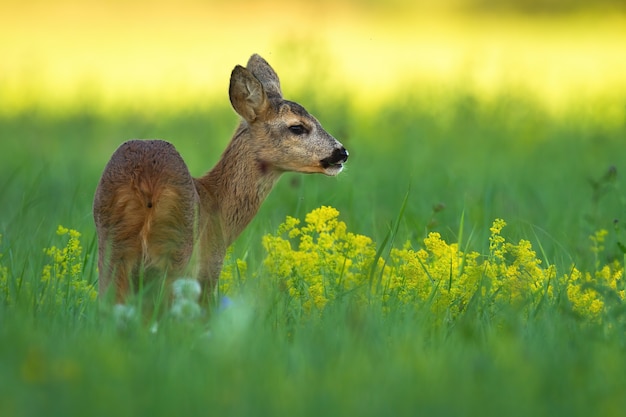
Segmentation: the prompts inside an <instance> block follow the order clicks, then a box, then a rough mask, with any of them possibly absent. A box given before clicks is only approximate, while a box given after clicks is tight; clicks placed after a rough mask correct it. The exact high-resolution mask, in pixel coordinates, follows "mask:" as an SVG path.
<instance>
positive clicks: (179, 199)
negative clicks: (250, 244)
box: [94, 140, 198, 269]
mask: <svg viewBox="0 0 626 417" xmlns="http://www.w3.org/2000/svg"><path fill="white" fill-rule="evenodd" d="M197 199H198V198H197V192H196V189H195V187H194V181H193V178H192V177H191V175H190V173H189V170H188V169H187V166H186V165H185V163H184V161H183V159H182V157H181V156H180V154H179V153H178V151H176V149H175V148H174V146H173V145H172V144H170V143H168V142H165V141H161V140H131V141H128V142H125V143H124V144H122V145H121V146H120V147H119V148H118V149H117V150H116V151H115V152H114V153H113V156H111V159H110V161H109V163H108V164H107V166H106V167H105V169H104V172H103V174H102V178H101V179H100V183H99V184H98V188H97V190H96V195H95V199H94V218H95V222H96V228H97V229H98V235H99V239H100V240H101V241H100V242H99V244H100V248H102V247H105V248H106V247H108V246H111V245H114V246H113V247H111V248H110V251H111V254H110V255H109V256H110V257H111V258H112V259H111V260H112V261H116V260H118V259H119V260H123V261H124V262H129V261H130V262H133V263H139V262H143V265H144V266H146V267H148V266H155V267H159V268H161V269H176V268H178V267H180V266H181V265H183V264H185V263H186V261H187V260H188V258H189V256H190V255H191V252H192V247H193V229H194V216H195V206H196V203H197ZM103 245H104V246H103ZM133 266H135V267H136V266H137V265H133Z"/></svg>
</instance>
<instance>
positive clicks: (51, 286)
mask: <svg viewBox="0 0 626 417" xmlns="http://www.w3.org/2000/svg"><path fill="white" fill-rule="evenodd" d="M56 233H57V235H59V236H67V238H68V240H67V243H66V245H65V247H63V248H58V247H56V246H51V247H50V248H46V249H44V253H45V254H46V255H47V256H48V257H49V258H50V259H51V260H52V263H49V264H46V265H45V266H44V267H43V271H42V273H41V283H42V285H43V286H44V288H45V290H44V291H43V292H42V294H43V295H42V297H41V299H40V303H43V302H52V303H55V304H58V305H66V304H68V303H70V305H79V306H80V305H83V304H85V303H88V302H91V301H95V300H96V297H97V295H98V294H97V292H96V289H95V288H94V286H93V285H92V284H90V283H89V282H87V281H86V280H85V279H84V278H83V261H84V259H83V256H82V251H83V248H82V246H81V244H80V233H79V232H78V231H76V230H73V229H68V228H65V227H63V226H59V227H58V229H57V232H56Z"/></svg>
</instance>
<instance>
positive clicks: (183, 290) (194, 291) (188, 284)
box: [172, 278, 202, 302]
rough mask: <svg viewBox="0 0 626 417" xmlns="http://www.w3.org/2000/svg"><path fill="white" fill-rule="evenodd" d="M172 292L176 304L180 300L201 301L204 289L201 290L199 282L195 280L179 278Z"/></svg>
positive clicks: (173, 285)
mask: <svg viewBox="0 0 626 417" xmlns="http://www.w3.org/2000/svg"><path fill="white" fill-rule="evenodd" d="M172 291H173V293H174V300H175V302H176V301H179V300H189V301H193V302H195V301H198V300H199V299H200V293H201V292H202V288H200V284H199V283H198V281H196V280H195V279H193V278H179V279H177V280H176V281H174V283H173V284H172Z"/></svg>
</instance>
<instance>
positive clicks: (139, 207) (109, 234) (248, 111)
mask: <svg viewBox="0 0 626 417" xmlns="http://www.w3.org/2000/svg"><path fill="white" fill-rule="evenodd" d="M229 94H230V100H231V103H232V105H233V107H234V109H235V110H236V111H237V113H239V114H240V115H241V117H242V121H241V123H240V125H239V127H238V128H237V130H236V131H235V134H234V135H233V138H232V140H231V142H230V144H229V145H228V147H227V148H226V150H225V151H224V153H223V155H222V157H221V159H220V160H219V162H218V163H217V164H216V166H215V167H214V168H213V169H212V170H210V171H209V172H208V173H207V174H206V175H204V176H203V177H201V178H193V177H192V176H191V174H190V173H189V170H188V169H187V166H186V165H185V162H184V161H183V159H182V157H181V156H180V154H179V153H178V152H177V151H176V149H175V148H174V146H173V145H171V144H170V143H168V142H165V141H161V140H131V141H128V142H126V143H124V144H122V145H121V146H120V147H119V148H118V149H117V150H116V151H115V152H114V154H113V156H112V157H111V159H110V161H109V163H108V164H107V166H106V167H105V169H104V172H103V174H102V178H101V179H100V182H99V184H98V188H97V189H96V195H95V199H94V207H93V211H94V219H95V223H96V230H97V234H98V268H99V273H100V276H99V292H100V296H101V297H102V296H103V295H104V294H106V293H107V292H108V290H109V289H110V287H111V285H113V289H114V291H115V298H116V300H117V301H118V302H124V301H125V299H126V297H127V296H128V294H129V293H130V292H131V291H132V290H133V289H135V288H137V286H138V278H139V276H144V277H145V279H163V278H165V277H166V276H167V277H172V278H177V277H180V276H182V275H184V274H186V273H188V272H189V273H192V274H194V275H195V277H196V278H197V279H198V280H199V282H200V283H201V285H202V287H203V292H204V295H205V297H206V296H207V295H208V294H210V293H211V291H212V290H213V289H214V287H215V285H216V283H217V279H218V277H219V273H220V271H221V268H222V262H223V260H224V256H225V254H226V249H227V248H228V246H229V245H230V244H231V243H232V242H233V241H234V240H235V238H237V236H238V235H239V234H240V233H241V231H242V230H243V229H244V228H245V227H246V226H247V224H248V223H249V222H250V220H252V218H253V217H254V215H255V214H256V212H257V211H258V209H259V206H260V205H261V203H262V202H263V200H264V199H265V197H267V195H268V194H269V192H270V191H271V189H272V187H273V185H274V183H275V182H276V180H278V178H279V177H280V175H281V174H282V173H283V172H286V171H297V172H305V173H316V172H317V173H324V174H326V175H337V174H338V173H339V172H340V171H341V169H342V168H343V163H344V162H345V161H346V160H347V158H348V152H347V151H346V150H345V148H344V147H343V146H342V145H341V143H339V142H338V141H337V140H336V139H335V138H333V137H332V136H331V135H329V134H328V133H327V132H326V131H325V130H324V129H323V128H322V126H321V125H320V124H319V122H318V121H317V120H316V119H315V118H314V117H313V116H311V115H310V114H309V113H308V112H307V111H306V110H305V109H304V108H303V107H302V106H300V105H299V104H297V103H293V102H290V101H287V100H285V99H284V98H283V97H282V92H281V89H280V83H279V80H278V77H277V75H276V73H275V72H274V70H273V69H272V68H271V67H270V66H269V65H268V64H267V62H266V61H265V60H263V58H261V57H260V56H258V55H253V56H252V57H251V58H250V60H249V61H248V64H247V67H246V68H243V67H241V66H237V67H235V69H234V70H233V73H232V75H231V80H230V90H229ZM192 254H193V258H194V262H192V263H193V264H195V265H190V260H191V259H192ZM190 266H194V270H193V271H188V268H189V267H190Z"/></svg>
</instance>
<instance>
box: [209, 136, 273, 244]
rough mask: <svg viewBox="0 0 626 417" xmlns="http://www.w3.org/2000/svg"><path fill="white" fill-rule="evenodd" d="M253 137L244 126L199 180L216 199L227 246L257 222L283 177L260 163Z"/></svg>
mask: <svg viewBox="0 0 626 417" xmlns="http://www.w3.org/2000/svg"><path fill="white" fill-rule="evenodd" d="M249 136H250V131H249V129H247V128H246V126H245V124H242V125H240V126H239V128H238V129H237V131H236V132H235V135H234V136H233V139H232V140H231V142H230V144H229V145H228V146H227V147H226V150H225V151H224V153H223V154H222V157H221V159H220V160H219V161H218V163H217V164H216V165H215V167H214V168H213V169H212V170H211V171H209V172H208V173H207V174H206V175H205V176H204V177H202V178H200V180H199V181H200V183H201V184H203V186H204V187H205V188H206V189H207V190H208V191H209V195H211V196H212V200H213V201H212V202H211V207H212V209H211V210H212V211H213V213H212V214H214V215H215V214H216V215H217V216H218V217H219V221H220V223H221V227H222V233H223V236H224V240H225V243H226V246H229V245H230V244H231V243H232V242H233V241H234V240H235V239H236V238H237V236H239V234H240V233H241V232H242V231H243V229H245V227H246V226H247V225H248V223H250V221H251V220H252V219H253V218H254V216H255V215H256V213H257V211H258V210H259V207H260V206H261V204H262V203H263V201H264V200H265V198H266V197H267V196H268V194H269V193H270V191H271V190H272V187H273V186H274V184H275V183H276V181H277V180H278V178H279V177H280V174H281V173H280V172H279V171H276V170H274V169H272V168H271V167H269V166H268V165H267V164H265V163H263V161H260V160H259V159H258V155H257V154H256V152H255V151H254V150H253V149H252V148H251V146H250V144H251V143H253V141H252V140H251V139H252V138H250V137H249Z"/></svg>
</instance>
